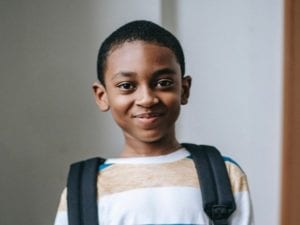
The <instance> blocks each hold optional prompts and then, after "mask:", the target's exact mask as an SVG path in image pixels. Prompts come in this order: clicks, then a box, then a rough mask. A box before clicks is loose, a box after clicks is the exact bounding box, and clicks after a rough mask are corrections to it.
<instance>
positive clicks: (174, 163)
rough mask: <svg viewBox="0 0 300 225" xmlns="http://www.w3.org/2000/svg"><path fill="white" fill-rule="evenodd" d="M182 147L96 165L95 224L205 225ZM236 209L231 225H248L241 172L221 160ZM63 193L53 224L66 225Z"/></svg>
mask: <svg viewBox="0 0 300 225" xmlns="http://www.w3.org/2000/svg"><path fill="white" fill-rule="evenodd" d="M189 156H190V153H189V152H188V151H187V150H186V149H183V148H182V149H179V150H177V151H176V152H173V153H170V154H168V155H162V156H151V157H133V158H115V159H108V160H106V162H105V164H103V165H101V166H100V167H99V174H98V181H97V187H98V211H99V221H101V224H100V225H167V224H168V225H179V224H181V225H183V224H184V225H209V220H208V217H207V216H206V214H205V212H204V211H203V208H202V199H201V191H200V185H201V184H199V181H198V177H197V172H196V170H195V166H194V162H193V160H192V159H191V158H190V157H189ZM224 161H225V164H226V167H227V170H228V174H229V178H230V181H231V187H232V190H233V194H234V197H235V201H236V208H237V209H236V211H235V212H234V213H233V214H232V215H231V217H230V224H231V225H253V224H254V223H253V215H252V207H251V200H250V194H249V189H248V184H247V178H246V175H245V173H244V172H243V171H242V170H241V169H240V167H239V166H238V165H237V164H236V163H235V162H234V161H232V160H231V159H230V158H226V157H224ZM66 193H67V190H66V189H65V190H64V192H63V193H62V196H61V201H60V204H59V208H58V212H57V215H56V219H55V224H54V225H68V218H67V202H66Z"/></svg>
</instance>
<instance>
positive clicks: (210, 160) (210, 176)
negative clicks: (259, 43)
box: [182, 143, 236, 225]
mask: <svg viewBox="0 0 300 225" xmlns="http://www.w3.org/2000/svg"><path fill="white" fill-rule="evenodd" d="M182 146H184V147H185V148H186V149H187V150H188V151H189V152H190V153H191V157H192V159H193V160H194V163H195V167H196V170H197V173H198V177H199V181H200V187H201V195H202V200H203V209H204V211H205V213H206V214H207V215H208V217H209V218H210V219H211V220H212V221H213V224H214V225H228V218H229V217H230V215H231V214H232V213H233V212H234V210H235V208H236V205H235V201H234V197H233V194H232V190H231V185H230V181H229V176H228V173H227V169H226V166H225V163H224V159H223V157H222V156H221V154H220V152H219V151H218V150H217V149H216V148H215V147H212V146H207V145H194V144H187V143H183V144H182Z"/></svg>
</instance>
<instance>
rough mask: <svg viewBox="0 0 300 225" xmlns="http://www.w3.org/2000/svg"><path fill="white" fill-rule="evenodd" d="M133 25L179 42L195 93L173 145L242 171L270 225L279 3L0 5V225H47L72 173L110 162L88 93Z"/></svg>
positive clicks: (274, 199) (114, 148)
mask: <svg viewBox="0 0 300 225" xmlns="http://www.w3.org/2000/svg"><path fill="white" fill-rule="evenodd" d="M132 19H151V20H153V21H154V22H158V23H159V22H161V23H162V24H164V25H166V26H167V27H169V28H170V29H171V30H173V31H174V32H176V33H177V34H178V37H179V38H180V40H181V41H182V44H183V46H184V49H185V52H186V58H187V72H188V73H189V74H191V75H192V76H193V90H192V97H191V100H190V104H189V105H188V106H185V107H184V108H183V115H182V117H181V120H180V121H179V124H178V132H179V136H180V137H181V140H183V141H192V142H198V143H208V144H213V145H216V146H217V147H219V148H220V149H222V150H223V151H224V152H225V153H226V154H228V155H231V156H233V157H234V158H235V159H236V160H237V161H239V163H240V164H241V165H242V167H243V168H244V169H245V171H246V172H247V174H248V175H249V180H250V184H251V190H252V194H253V200H254V206H255V213H256V220H257V224H258V225H260V224H272V225H274V224H278V207H279V202H278V199H279V170H280V165H279V164H280V163H279V155H280V138H281V132H280V117H281V114H280V113H281V64H282V63H281V61H282V56H281V55H282V51H281V41H282V1H281V0H275V1H271V0H267V1H263V2H260V1H258V0H252V1H250V0H244V1H238V0H235V1H233V0H231V1H226V2H222V1H204V0H201V1H199V0H188V1H176V0H171V1H170V0H163V1H162V2H161V1H160V0H149V1H146V2H145V1H140V0H127V1H126V4H124V1H122V0H110V1H104V0H103V1H102V0H101V1H100V0H86V1H79V0H73V1H67V0H60V1H58V0H53V1H46V0H28V1H16V0H3V1H1V3H0V25H1V33H0V43H1V45H0V50H1V51H0V103H1V110H0V113H1V116H0V126H1V129H0V151H1V157H0V173H1V176H0V187H1V193H0V201H1V203H2V204H1V206H0V212H1V216H0V224H1V225H11V224H16V225H17V224H22V225H50V224H52V222H53V218H54V214H55V211H56V206H57V203H58V197H59V196H58V195H59V192H60V191H61V189H62V188H63V187H64V184H65V178H66V173H67V169H68V165H69V164H70V162H73V161H75V160H79V159H83V158H87V157H91V156H94V155H99V154H100V155H102V156H111V155H114V154H116V153H117V152H118V149H119V148H120V146H121V143H122V139H121V138H120V139H115V138H112V137H115V136H116V135H121V134H120V131H119V130H118V129H117V128H116V127H115V126H112V125H111V122H112V121H111V118H110V116H109V114H103V113H99V112H98V109H97V107H96V106H95V104H94V99H93V96H92V92H91V84H92V82H93V81H94V80H95V78H96V55H97V51H98V47H99V44H100V42H101V41H102V40H103V38H104V37H105V36H106V35H107V34H108V33H110V32H111V31H113V30H114V29H115V28H116V27H118V26H120V25H121V24H123V23H125V22H127V21H129V20H132ZM266 203H267V205H266Z"/></svg>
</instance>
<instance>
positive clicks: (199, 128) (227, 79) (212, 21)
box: [176, 0, 283, 225]
mask: <svg viewBox="0 0 300 225" xmlns="http://www.w3.org/2000/svg"><path fill="white" fill-rule="evenodd" d="M176 13H177V18H178V20H177V33H178V36H179V38H180V39H181V40H182V43H183V46H184V48H185V52H186V55H187V73H189V74H191V75H192V77H193V87H192V97H191V101H190V103H189V105H188V106H186V107H184V109H183V115H182V118H181V121H180V125H179V127H178V130H179V133H180V136H181V137H182V139H184V140H187V141H190V142H199V143H205V144H213V145H215V146H217V147H218V148H220V149H221V150H222V151H223V152H224V154H227V155H230V156H232V157H233V158H234V159H235V160H237V161H238V162H239V164H240V165H241V166H242V167H243V168H244V170H245V171H246V173H247V174H248V179H249V182H250V188H251V192H252V197H253V203H254V210H255V217H256V224H258V225H261V224H272V225H275V224H279V213H280V212H279V204H280V203H279V199H280V198H279V195H280V169H281V165H280V164H281V162H280V155H281V134H282V132H281V111H282V109H281V108H282V35H283V34H282V33H283V3H282V1H281V0H275V1H274V0H272V1H271V0H268V1H259V0H249V1H245V0H244V1H240V0H230V1H197V0H194V1H192V0H189V1H177V12H176Z"/></svg>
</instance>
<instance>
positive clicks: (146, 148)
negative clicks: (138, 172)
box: [121, 137, 181, 157]
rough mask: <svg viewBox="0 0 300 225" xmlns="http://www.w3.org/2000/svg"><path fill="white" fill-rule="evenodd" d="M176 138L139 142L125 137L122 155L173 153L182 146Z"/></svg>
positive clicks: (139, 155)
mask: <svg viewBox="0 0 300 225" xmlns="http://www.w3.org/2000/svg"><path fill="white" fill-rule="evenodd" d="M180 147H181V146H180V144H179V142H178V141H177V140H176V138H175V137H174V138H168V139H166V140H159V141H154V142H137V141H134V140H132V139H130V138H125V146H124V148H123V151H122V152H121V157H141V156H159V155H166V154H169V153H172V152H174V151H176V150H178V149H179V148H180Z"/></svg>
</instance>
